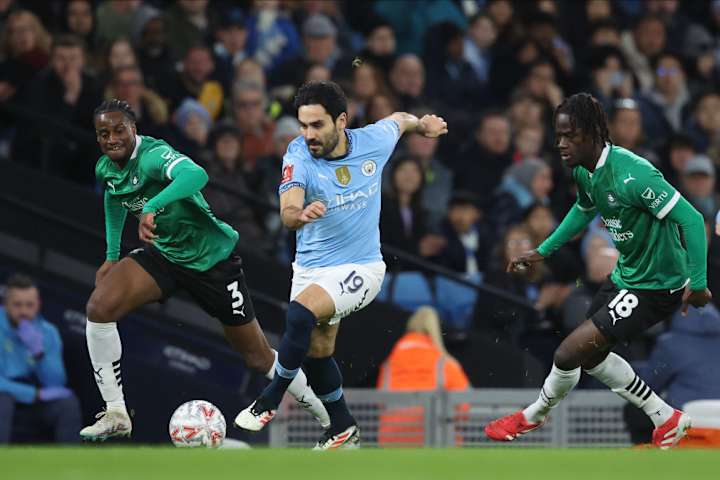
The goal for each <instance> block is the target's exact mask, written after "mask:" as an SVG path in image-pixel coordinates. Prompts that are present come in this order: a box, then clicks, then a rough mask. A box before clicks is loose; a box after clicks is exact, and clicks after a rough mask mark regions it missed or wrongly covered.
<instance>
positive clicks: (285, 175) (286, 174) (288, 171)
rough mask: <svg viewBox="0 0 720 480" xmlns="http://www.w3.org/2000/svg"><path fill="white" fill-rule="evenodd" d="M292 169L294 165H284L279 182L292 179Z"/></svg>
mask: <svg viewBox="0 0 720 480" xmlns="http://www.w3.org/2000/svg"><path fill="white" fill-rule="evenodd" d="M294 169H295V165H285V166H284V167H283V171H282V179H281V180H280V183H287V182H289V181H290V180H292V178H293V170H294Z"/></svg>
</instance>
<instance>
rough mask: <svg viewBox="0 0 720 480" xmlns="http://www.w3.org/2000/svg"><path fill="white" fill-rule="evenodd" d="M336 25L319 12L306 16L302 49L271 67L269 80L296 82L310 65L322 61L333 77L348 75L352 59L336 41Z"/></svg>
mask: <svg viewBox="0 0 720 480" xmlns="http://www.w3.org/2000/svg"><path fill="white" fill-rule="evenodd" d="M337 34H338V32H337V27H335V25H334V24H333V23H332V21H330V19H329V18H328V17H327V16H325V15H322V14H315V15H311V16H310V17H308V18H307V19H306V20H305V22H304V23H303V26H302V43H303V51H302V53H301V54H300V55H298V56H296V57H294V58H290V59H288V60H286V61H285V62H283V63H281V64H280V65H278V66H277V68H275V69H273V71H272V76H271V77H270V78H271V79H272V82H271V83H272V84H273V85H275V86H280V85H293V86H299V85H300V84H301V83H302V82H303V79H304V78H305V75H306V73H307V70H308V69H309V68H310V67H311V66H312V65H323V66H325V67H326V68H327V69H329V70H330V71H332V72H333V78H335V80H338V79H344V78H345V77H347V76H349V72H350V68H351V67H352V59H351V58H348V57H346V56H344V54H343V51H342V49H341V48H340V46H339V45H338V44H337Z"/></svg>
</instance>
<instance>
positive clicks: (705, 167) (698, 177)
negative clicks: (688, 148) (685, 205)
mask: <svg viewBox="0 0 720 480" xmlns="http://www.w3.org/2000/svg"><path fill="white" fill-rule="evenodd" d="M680 190H681V191H682V193H683V195H685V198H687V200H688V202H690V203H691V204H692V206H693V207H695V208H697V210H698V211H699V212H700V213H702V215H703V217H705V220H706V221H711V220H712V219H714V218H715V213H717V211H718V208H719V207H720V203H719V202H718V194H717V193H716V192H715V166H714V165H713V163H712V161H711V160H710V159H709V158H708V157H707V155H696V156H694V157H693V158H691V159H690V160H688V161H687V163H686V164H685V168H684V169H683V176H682V180H681V182H680Z"/></svg>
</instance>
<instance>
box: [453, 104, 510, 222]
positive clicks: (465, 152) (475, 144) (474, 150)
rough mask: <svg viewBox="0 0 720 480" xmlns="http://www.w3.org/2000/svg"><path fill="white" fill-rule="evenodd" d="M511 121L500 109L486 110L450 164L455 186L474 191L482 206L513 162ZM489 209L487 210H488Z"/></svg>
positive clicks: (486, 203)
mask: <svg viewBox="0 0 720 480" xmlns="http://www.w3.org/2000/svg"><path fill="white" fill-rule="evenodd" d="M510 147H511V134H510V121H509V120H508V118H507V117H506V116H505V115H503V114H502V113H500V112H497V111H490V112H486V113H485V114H484V115H483V116H482V117H481V118H480V122H479V124H478V127H477V128H476V130H475V135H474V136H473V138H472V141H471V143H470V144H468V145H465V147H463V149H462V150H461V151H460V154H459V155H458V160H457V163H456V164H454V165H452V169H453V172H454V174H455V175H454V178H455V188H457V189H459V190H467V191H472V192H477V193H478V195H479V196H480V199H479V201H480V205H481V207H482V208H483V209H485V208H486V207H487V206H488V205H489V202H490V199H491V197H492V192H493V191H494V190H495V188H496V187H497V185H499V184H500V180H501V178H502V175H503V172H504V171H505V169H506V168H507V167H508V166H510V164H511V163H512V157H511V148H510ZM488 211H489V210H488Z"/></svg>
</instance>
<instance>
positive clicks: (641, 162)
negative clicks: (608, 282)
mask: <svg viewBox="0 0 720 480" xmlns="http://www.w3.org/2000/svg"><path fill="white" fill-rule="evenodd" d="M573 177H574V178H575V182H576V183H577V186H578V201H577V204H578V207H579V208H580V209H581V210H585V211H588V210H597V213H598V214H600V217H601V219H602V221H603V223H604V224H605V227H606V228H607V230H608V232H609V233H610V236H611V237H612V239H613V241H614V243H615V246H616V248H617V249H618V250H619V252H620V258H619V259H618V262H617V264H616V266H615V269H614V270H613V272H612V275H611V279H612V281H613V282H614V283H615V284H616V285H617V286H619V287H620V288H635V289H649V290H661V289H663V290H664V289H668V290H674V289H678V288H681V287H683V286H684V285H686V283H687V282H688V277H689V269H688V258H687V251H686V250H685V249H684V248H683V245H682V243H681V240H680V229H679V227H678V225H677V224H675V223H674V222H670V221H664V220H663V219H664V218H665V217H666V216H667V214H668V213H670V210H672V209H673V207H674V206H675V204H676V203H677V202H678V200H679V199H680V193H679V192H678V191H677V190H675V188H674V187H673V186H672V185H670V184H669V183H668V182H667V181H666V180H665V178H663V176H662V174H661V173H660V172H659V171H658V169H656V168H655V167H654V166H653V165H652V164H651V163H650V162H648V161H647V160H645V159H644V158H642V157H639V156H637V155H635V154H634V153H632V152H630V151H628V150H626V149H624V148H621V147H617V146H614V145H609V146H607V147H605V149H603V152H602V155H601V156H600V159H599V160H598V163H597V166H596V167H595V171H594V172H593V173H590V172H589V171H588V170H587V169H585V168H584V167H575V168H574V169H573Z"/></svg>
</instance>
